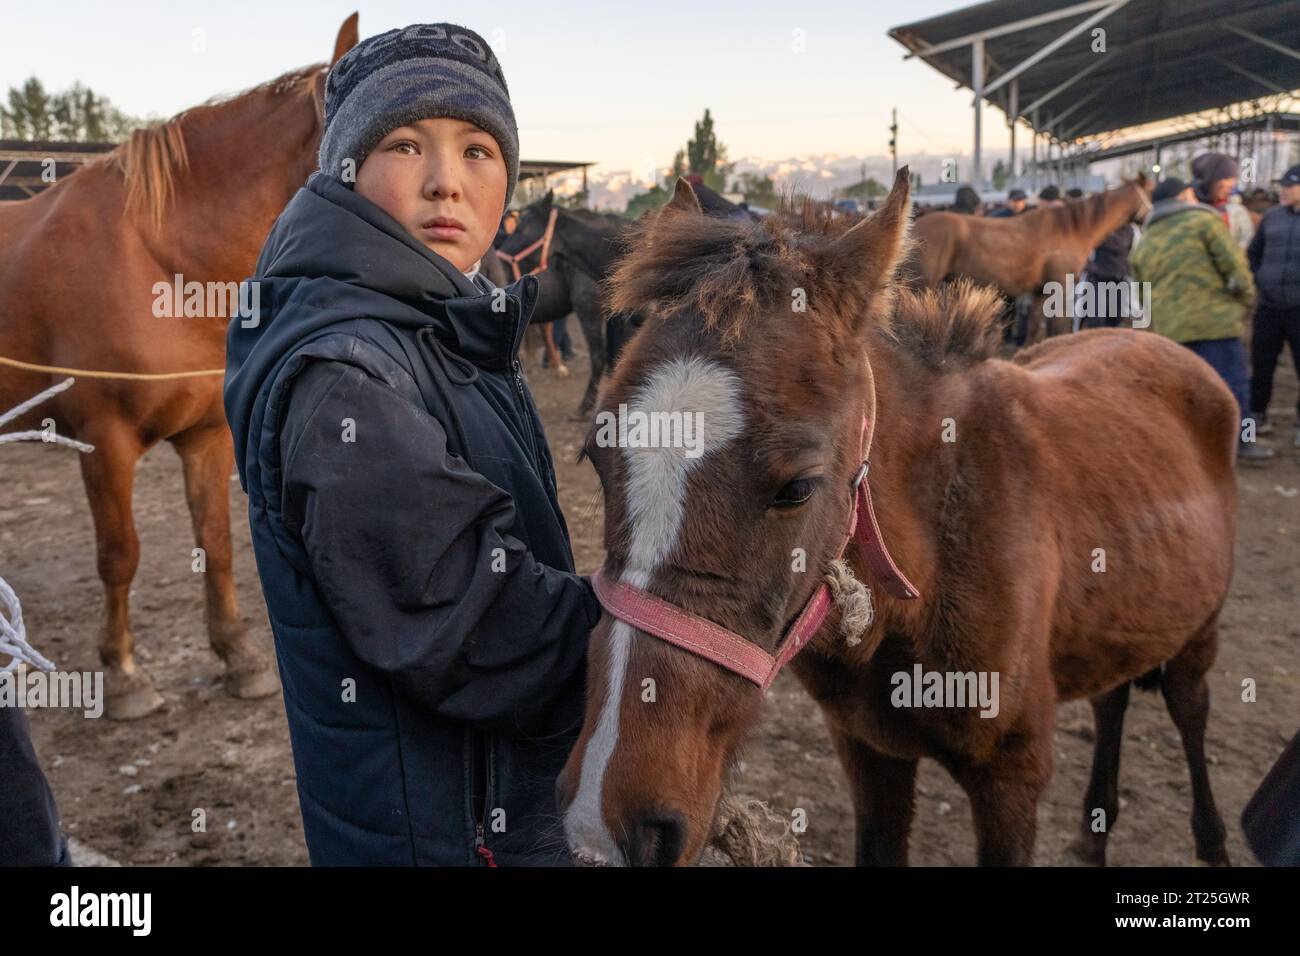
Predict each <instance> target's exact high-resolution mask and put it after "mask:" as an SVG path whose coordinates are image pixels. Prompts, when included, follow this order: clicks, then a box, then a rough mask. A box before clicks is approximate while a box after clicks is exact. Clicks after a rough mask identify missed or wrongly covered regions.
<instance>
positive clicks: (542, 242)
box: [494, 208, 560, 282]
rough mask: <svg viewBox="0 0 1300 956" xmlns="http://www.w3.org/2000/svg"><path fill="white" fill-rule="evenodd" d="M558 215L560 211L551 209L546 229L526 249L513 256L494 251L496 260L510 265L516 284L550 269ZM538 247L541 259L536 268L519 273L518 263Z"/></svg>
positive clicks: (498, 250)
mask: <svg viewBox="0 0 1300 956" xmlns="http://www.w3.org/2000/svg"><path fill="white" fill-rule="evenodd" d="M559 214H560V211H559V210H558V209H555V208H552V209H551V214H550V215H549V216H547V217H546V229H545V230H544V231H543V232H542V235H541V237H540V238H539V239H538V240H537V241H536V242H534V243H532V244H531V245H529V246H528V247H527V248H525V249H521V250H520V251H519V252H517V253H515V254H514V255H513V256H512V255H510V253H508V252H502V251H501V250H500V249H497V250H494V251H495V252H496V254H497V258H499V259H503V260H504V261H506V262H508V263H510V268H511V270H512V271H513V272H514V274H515V281H516V282H518V281H519V280H520V279H522V278H523V277H524V276H526V275H529V276H535V275H537V273H539V272H545V271H546V270H547V269H549V268H550V261H549V260H550V258H551V240H552V239H553V238H554V237H555V220H556V217H557V216H559ZM538 246H541V248H542V258H541V260H540V261H539V262H538V263H537V268H536V269H530V270H529V271H528V272H524V273H520V271H519V263H520V262H522V261H523V260H525V259H527V258H528V257H529V256H531V255H532V254H533V253H534V252H536V251H537V247H538Z"/></svg>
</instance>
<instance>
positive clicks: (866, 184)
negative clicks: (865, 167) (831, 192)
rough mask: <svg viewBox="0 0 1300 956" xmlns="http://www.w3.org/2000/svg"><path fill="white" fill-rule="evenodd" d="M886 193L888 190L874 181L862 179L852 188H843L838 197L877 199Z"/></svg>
mask: <svg viewBox="0 0 1300 956" xmlns="http://www.w3.org/2000/svg"><path fill="white" fill-rule="evenodd" d="M887 192H889V190H887V189H886V188H885V187H884V186H882V185H881V184H880V183H879V182H877V181H876V180H874V179H864V180H862V181H861V182H857V183H854V184H853V185H852V186H845V187H844V188H843V189H841V190H840V195H841V196H843V197H844V198H846V199H878V198H880V197H881V196H883V195H885V194H886V193H887Z"/></svg>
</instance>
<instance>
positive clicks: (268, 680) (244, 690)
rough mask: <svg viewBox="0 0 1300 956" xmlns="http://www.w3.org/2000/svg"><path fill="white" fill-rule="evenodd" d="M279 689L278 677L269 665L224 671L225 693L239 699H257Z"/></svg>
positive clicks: (268, 695)
mask: <svg viewBox="0 0 1300 956" xmlns="http://www.w3.org/2000/svg"><path fill="white" fill-rule="evenodd" d="M279 690H280V678H279V677H278V676H277V675H276V673H275V669H274V668H273V667H270V666H269V665H265V664H264V665H263V666H262V667H260V668H257V669H253V670H249V669H247V668H241V669H240V670H227V671H226V693H227V694H229V695H230V696H231V697H236V698H238V699H239V700H257V699H258V698H259V697H270V696H271V695H272V694H274V693H277V692H278V691H279Z"/></svg>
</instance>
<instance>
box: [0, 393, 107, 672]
mask: <svg viewBox="0 0 1300 956" xmlns="http://www.w3.org/2000/svg"><path fill="white" fill-rule="evenodd" d="M74 381H75V379H71V378H67V379H64V380H63V381H62V382H59V383H58V384H57V385H52V386H50V387H49V388H47V389H46V390H45V391H43V392H41V393H40V394H39V395H36V396H34V397H32V398H29V399H28V400H27V401H25V402H22V403H20V404H18V405H16V406H15V407H13V408H11V409H9V411H7V412H5V413H4V414H3V415H0V425H4V424H6V423H7V422H11V421H13V420H14V419H15V418H17V417H18V416H19V415H21V414H23V413H24V412H26V411H28V410H30V409H32V408H35V407H36V406H37V405H39V404H41V402H44V401H48V400H49V399H51V398H53V397H54V396H55V395H57V394H59V392H62V391H64V390H65V389H68V388H71V387H72V383H73V382H74ZM37 440H40V441H46V442H51V443H54V444H58V445H67V446H68V447H69V448H75V449H77V451H80V452H91V451H94V450H95V446H94V445H87V444H86V443H85V442H79V441H76V440H75V439H72V438H64V437H63V436H62V435H57V434H47V433H46V432H42V431H25V432H10V433H8V434H6V435H0V444H4V443H7V442H15V441H37ZM3 655H7V656H9V657H10V658H11V660H10V661H9V663H8V664H6V665H5V666H4V667H0V673H8V672H10V671H14V670H17V669H18V666H19V665H20V664H30V665H31V666H33V667H38V668H40V669H41V670H44V671H52V670H54V663H53V662H52V661H50V660H49V659H48V658H46V657H44V656H43V655H42V654H41V653H40V651H38V650H36V649H35V648H34V647H32V645H31V644H29V643H27V628H26V626H25V625H24V624H23V606H22V604H21V603H19V601H18V595H17V594H15V593H14V589H13V588H11V587H10V586H9V583H8V582H7V581H5V579H4V578H0V656H3Z"/></svg>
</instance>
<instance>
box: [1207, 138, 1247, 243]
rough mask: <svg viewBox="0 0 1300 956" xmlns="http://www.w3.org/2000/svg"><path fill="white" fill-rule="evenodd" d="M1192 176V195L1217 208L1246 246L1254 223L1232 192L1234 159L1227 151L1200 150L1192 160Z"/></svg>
mask: <svg viewBox="0 0 1300 956" xmlns="http://www.w3.org/2000/svg"><path fill="white" fill-rule="evenodd" d="M1192 178H1193V186H1194V188H1195V190H1196V198H1197V199H1198V200H1199V201H1201V202H1202V203H1204V204H1205V205H1207V206H1210V207H1212V208H1213V209H1215V210H1217V211H1218V213H1219V215H1220V216H1222V217H1223V224H1224V225H1225V226H1227V227H1228V231H1229V232H1230V233H1232V238H1233V241H1234V242H1236V243H1237V245H1238V246H1240V247H1241V248H1242V249H1245V248H1246V247H1247V246H1249V245H1250V240H1251V239H1252V238H1253V237H1254V235H1255V223H1254V222H1253V221H1252V220H1251V218H1250V213H1249V212H1247V211H1246V207H1245V206H1243V205H1242V204H1241V200H1240V198H1238V197H1236V196H1234V194H1233V191H1234V190H1235V189H1236V187H1237V161H1236V160H1235V159H1233V158H1232V157H1231V156H1229V155H1228V154H1227V153H1202V154H1201V155H1200V156H1197V157H1196V158H1195V159H1193V160H1192ZM1234 200H1235V201H1234Z"/></svg>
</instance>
